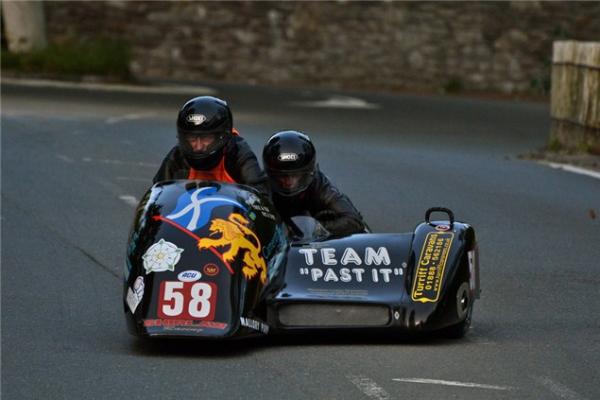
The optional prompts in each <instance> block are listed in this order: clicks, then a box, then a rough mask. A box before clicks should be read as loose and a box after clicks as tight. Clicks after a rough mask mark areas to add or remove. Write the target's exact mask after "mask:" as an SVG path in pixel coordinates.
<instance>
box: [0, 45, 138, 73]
mask: <svg viewBox="0 0 600 400" xmlns="http://www.w3.org/2000/svg"><path fill="white" fill-rule="evenodd" d="M2 69H12V70H17V71H21V72H27V73H48V74H59V75H108V76H111V77H115V78H122V79H126V78H128V77H129V47H128V46H127V44H126V43H124V42H122V41H117V40H113V39H108V38H94V39H90V40H81V41H74V40H72V41H67V42H64V43H60V44H50V45H49V46H48V47H47V48H45V49H43V50H36V51H32V52H29V53H20V54H14V53H10V52H8V51H7V50H5V49H3V50H2Z"/></svg>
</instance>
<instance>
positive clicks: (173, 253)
mask: <svg viewBox="0 0 600 400" xmlns="http://www.w3.org/2000/svg"><path fill="white" fill-rule="evenodd" d="M181 253H183V249H180V248H179V247H177V246H175V245H174V244H173V243H171V242H167V241H166V240H164V239H160V240H159V241H158V243H154V244H153V245H152V246H150V248H148V250H146V253H145V254H144V255H143V256H142V259H143V260H144V268H145V269H146V274H149V273H150V272H152V271H154V272H162V271H167V270H169V271H174V270H175V265H176V264H177V263H178V262H179V259H180V258H181Z"/></svg>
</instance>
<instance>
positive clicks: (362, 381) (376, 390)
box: [346, 375, 391, 400]
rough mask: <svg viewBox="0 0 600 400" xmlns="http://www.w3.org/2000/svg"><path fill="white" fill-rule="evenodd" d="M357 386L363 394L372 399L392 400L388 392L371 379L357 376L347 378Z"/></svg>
mask: <svg viewBox="0 0 600 400" xmlns="http://www.w3.org/2000/svg"><path fill="white" fill-rule="evenodd" d="M346 378H348V379H349V380H350V382H352V383H353V384H354V386H356V387H357V388H358V389H360V391H361V392H363V393H364V394H365V395H366V396H367V397H369V398H371V399H377V400H390V399H391V397H390V395H389V394H388V392H386V391H385V389H383V388H382V387H381V386H379V385H378V384H377V383H376V382H375V381H374V380H372V379H371V378H367V377H366V376H357V375H348V376H346Z"/></svg>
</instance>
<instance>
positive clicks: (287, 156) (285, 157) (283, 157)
mask: <svg viewBox="0 0 600 400" xmlns="http://www.w3.org/2000/svg"><path fill="white" fill-rule="evenodd" d="M277 159H278V160H279V161H296V160H297V159H298V154H296V153H281V154H280V155H278V156H277Z"/></svg>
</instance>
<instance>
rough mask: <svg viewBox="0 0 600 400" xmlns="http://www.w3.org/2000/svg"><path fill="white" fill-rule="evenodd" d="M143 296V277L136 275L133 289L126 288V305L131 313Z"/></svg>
mask: <svg viewBox="0 0 600 400" xmlns="http://www.w3.org/2000/svg"><path fill="white" fill-rule="evenodd" d="M143 297H144V277H143V276H138V277H137V278H136V280H135V282H133V289H132V288H128V289H127V297H126V301H127V305H128V306H129V309H130V310H131V313H132V314H133V313H135V310H136V308H137V306H138V305H139V304H140V302H141V301H142V298H143Z"/></svg>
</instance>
